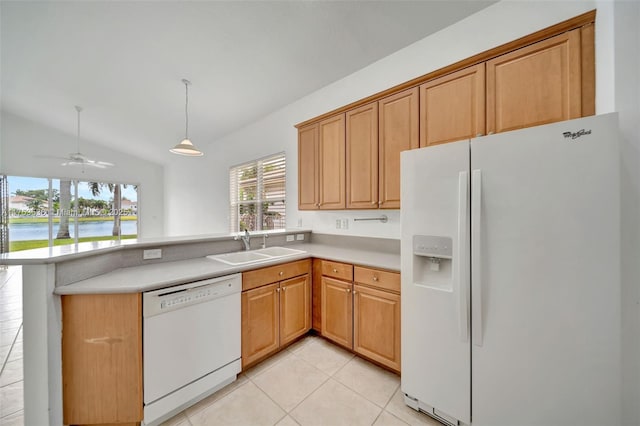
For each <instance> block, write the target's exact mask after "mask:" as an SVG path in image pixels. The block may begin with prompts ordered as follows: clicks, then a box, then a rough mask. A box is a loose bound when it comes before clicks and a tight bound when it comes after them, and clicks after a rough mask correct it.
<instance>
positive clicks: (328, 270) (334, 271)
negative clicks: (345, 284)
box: [322, 260, 353, 281]
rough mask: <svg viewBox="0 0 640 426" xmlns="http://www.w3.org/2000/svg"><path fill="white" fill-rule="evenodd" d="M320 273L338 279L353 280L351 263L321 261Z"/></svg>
mask: <svg viewBox="0 0 640 426" xmlns="http://www.w3.org/2000/svg"><path fill="white" fill-rule="evenodd" d="M322 275H324V276H326V277H332V278H338V279H339V280H345V281H352V280H353V265H349V264H348V263H340V262H332V261H329V260H323V261H322Z"/></svg>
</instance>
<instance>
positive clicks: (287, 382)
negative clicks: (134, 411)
mask: <svg viewBox="0 0 640 426" xmlns="http://www.w3.org/2000/svg"><path fill="white" fill-rule="evenodd" d="M201 425H243V426H245V425H246V426H249V425H268V426H273V425H277V426H289V425H302V426H306V425H319V426H340V425H349V426H357V425H376V426H383V425H388V426H394V425H430V426H441V424H440V423H438V422H436V421H435V420H433V419H431V418H430V417H428V416H426V415H424V414H421V413H418V412H416V411H414V410H412V409H411V408H409V407H407V406H406V405H405V404H404V401H403V399H402V392H401V391H400V378H399V377H398V376H397V375H395V374H393V373H390V372H388V371H386V370H384V369H382V368H379V367H377V366H375V365H374V364H372V363H370V362H368V361H365V360H363V359H361V358H359V357H356V356H354V355H353V354H351V353H349V352H347V351H345V350H343V349H341V348H339V347H338V346H335V345H333V344H331V343H329V342H327V341H326V340H324V339H321V338H319V337H315V336H309V337H306V338H305V339H303V340H301V341H300V342H298V343H295V344H294V345H292V346H290V347H289V348H287V349H285V350H283V351H281V352H279V353H278V354H276V355H274V356H272V357H271V358H269V359H267V360H265V361H263V362H262V363H260V364H258V365H257V366H255V367H253V368H252V369H250V370H248V371H247V372H245V373H243V374H241V375H240V376H239V377H238V380H236V381H235V382H233V383H232V384H230V385H229V386H227V387H225V388H223V389H221V390H220V391H218V392H216V393H215V394H213V395H211V396H210V397H208V398H206V399H204V400H202V401H200V402H199V403H198V404H196V405H194V406H192V407H190V408H188V409H186V410H185V411H183V412H181V413H179V414H178V415H177V416H175V417H174V418H172V419H170V420H168V421H167V422H165V423H164V424H163V426H201Z"/></svg>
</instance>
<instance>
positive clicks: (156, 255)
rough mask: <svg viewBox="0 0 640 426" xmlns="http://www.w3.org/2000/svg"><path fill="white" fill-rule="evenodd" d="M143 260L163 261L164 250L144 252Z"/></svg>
mask: <svg viewBox="0 0 640 426" xmlns="http://www.w3.org/2000/svg"><path fill="white" fill-rule="evenodd" d="M142 259H143V260H149V259H162V249H151V250H143V251H142Z"/></svg>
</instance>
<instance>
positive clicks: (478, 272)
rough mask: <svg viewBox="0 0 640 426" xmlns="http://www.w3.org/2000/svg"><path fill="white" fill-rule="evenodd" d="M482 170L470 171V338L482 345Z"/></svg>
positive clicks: (476, 343) (477, 344) (475, 343)
mask: <svg viewBox="0 0 640 426" xmlns="http://www.w3.org/2000/svg"><path fill="white" fill-rule="evenodd" d="M481 223H482V171H481V170H479V169H476V170H473V171H472V172H471V339H472V341H473V344H474V345H476V346H482V268H481V265H482V264H481V258H480V255H481V247H482V232H481V227H480V225H481Z"/></svg>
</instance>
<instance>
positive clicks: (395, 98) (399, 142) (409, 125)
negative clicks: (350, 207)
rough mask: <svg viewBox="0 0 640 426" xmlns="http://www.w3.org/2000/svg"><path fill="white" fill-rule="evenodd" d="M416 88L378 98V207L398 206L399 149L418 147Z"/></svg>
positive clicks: (389, 207) (392, 207)
mask: <svg viewBox="0 0 640 426" xmlns="http://www.w3.org/2000/svg"><path fill="white" fill-rule="evenodd" d="M418 94H419V92H418V88H417V87H415V88H412V89H408V90H404V91H402V92H399V93H396V94H395V95H391V96H389V97H386V98H384V99H381V100H380V101H378V109H379V111H378V114H379V118H378V126H379V132H378V155H379V169H378V174H379V185H380V189H379V200H378V205H379V207H380V208H385V209H398V208H400V152H402V151H405V150H408V149H414V148H418V147H419V138H418V132H419V121H420V120H419V111H418Z"/></svg>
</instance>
